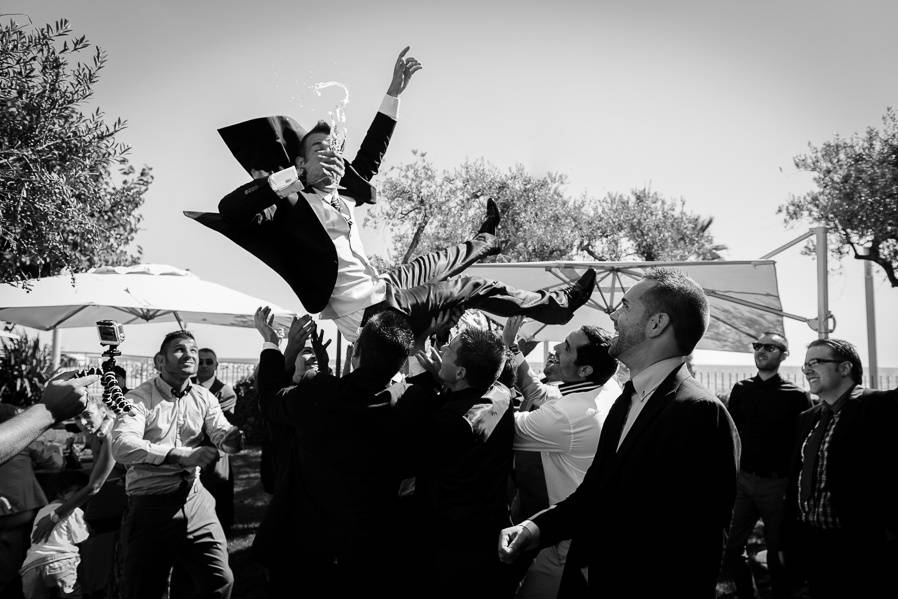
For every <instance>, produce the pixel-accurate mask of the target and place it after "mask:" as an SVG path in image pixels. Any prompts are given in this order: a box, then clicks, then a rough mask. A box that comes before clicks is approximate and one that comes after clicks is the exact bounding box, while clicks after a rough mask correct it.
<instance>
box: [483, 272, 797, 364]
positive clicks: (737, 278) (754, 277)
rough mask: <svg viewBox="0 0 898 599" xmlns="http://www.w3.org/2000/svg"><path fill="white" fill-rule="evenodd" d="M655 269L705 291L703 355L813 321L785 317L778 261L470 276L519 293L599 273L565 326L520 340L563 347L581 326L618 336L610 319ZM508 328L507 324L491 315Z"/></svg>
mask: <svg viewBox="0 0 898 599" xmlns="http://www.w3.org/2000/svg"><path fill="white" fill-rule="evenodd" d="M653 266H668V267H672V268H676V269H679V270H682V271H684V272H685V273H686V274H688V275H689V276H691V277H692V278H694V279H695V280H696V281H697V282H698V283H699V284H700V285H701V286H702V288H703V289H704V290H705V293H706V295H707V296H708V302H709V304H710V308H711V324H710V326H709V327H708V331H707V332H706V333H705V336H704V337H703V338H702V340H701V342H699V344H698V349H711V350H723V351H739V352H744V351H748V346H749V343H751V342H752V341H754V340H755V339H756V337H757V336H758V335H760V334H761V333H762V332H764V331H770V330H772V331H782V330H783V316H786V317H789V318H794V319H797V320H802V321H805V322H807V320H808V319H806V318H803V317H801V316H796V315H794V314H789V313H788V312H783V307H782V304H781V303H780V298H779V289H778V285H777V280H776V263H775V262H774V261H773V260H751V261H723V260H719V261H713V262H526V263H510V264H502V263H492V264H474V265H473V266H471V267H470V268H469V269H468V271H467V272H468V273H470V274H472V275H477V276H480V277H485V278H488V279H496V280H499V281H502V282H503V283H507V284H509V285H513V286H515V287H518V288H520V289H531V290H539V289H547V290H552V289H559V288H561V287H564V286H566V285H569V284H570V283H571V282H573V281H576V280H577V279H578V278H579V277H580V276H581V275H582V274H583V273H584V272H585V271H586V269H587V268H590V267H592V268H595V269H596V272H597V275H598V276H597V278H596V288H595V290H594V291H593V294H592V298H591V299H590V301H589V302H587V304H586V305H585V306H583V307H582V308H580V309H579V310H578V311H577V312H576V314H575V315H574V318H573V320H571V321H570V322H569V323H567V324H564V325H550V326H547V325H544V324H541V323H538V322H532V321H527V322H526V323H525V324H524V326H523V327H522V328H521V335H522V336H524V337H531V338H533V339H536V340H539V341H560V340H562V339H564V338H565V337H566V336H567V334H568V333H569V332H570V331H571V330H573V329H576V328H578V327H580V326H582V325H585V324H588V325H594V326H599V327H602V328H604V329H607V330H608V331H613V328H614V325H613V323H612V322H611V319H610V318H609V316H608V315H609V314H610V313H611V312H613V311H614V310H615V309H617V307H618V306H619V305H620V301H621V298H622V297H623V295H624V293H626V291H627V289H629V288H630V287H632V286H633V285H635V284H636V283H637V282H639V280H640V279H642V275H643V273H644V272H645V271H646V270H647V269H649V268H651V267H653ZM487 316H489V317H490V318H492V319H493V320H495V321H497V322H500V323H502V324H504V322H505V319H504V318H497V317H495V316H492V315H487Z"/></svg>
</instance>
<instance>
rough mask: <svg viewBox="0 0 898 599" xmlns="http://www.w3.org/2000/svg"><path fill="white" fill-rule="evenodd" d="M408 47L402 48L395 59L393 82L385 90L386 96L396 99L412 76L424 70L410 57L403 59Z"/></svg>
mask: <svg viewBox="0 0 898 599" xmlns="http://www.w3.org/2000/svg"><path fill="white" fill-rule="evenodd" d="M410 47H411V46H406V47H405V48H403V49H402V52H400V53H399V56H398V57H397V58H396V64H394V65H393V80H392V81H390V87H389V88H387V95H388V96H393V97H394V98H398V97H399V94H401V93H402V92H404V91H405V88H406V87H408V83H409V81H411V80H412V75H414V74H415V73H417V72H418V71H420V70H421V69H423V68H424V67H423V66H421V63H420V62H418V61H417V59H415V58H413V57H411V56H409V57H408V58H405V55H406V53H408V51H409V48H410Z"/></svg>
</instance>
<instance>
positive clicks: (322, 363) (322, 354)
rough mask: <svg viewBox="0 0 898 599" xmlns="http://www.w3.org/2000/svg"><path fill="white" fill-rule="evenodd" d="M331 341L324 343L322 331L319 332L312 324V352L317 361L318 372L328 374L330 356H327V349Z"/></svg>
mask: <svg viewBox="0 0 898 599" xmlns="http://www.w3.org/2000/svg"><path fill="white" fill-rule="evenodd" d="M331 341H332V339H328V340H327V343H325V342H324V331H319V330H318V326H317V325H316V324H315V323H312V351H314V352H315V359H316V360H318V372H328V371H329V370H330V366H329V365H328V362H330V356H328V355H327V348H328V346H329V345H330V344H331Z"/></svg>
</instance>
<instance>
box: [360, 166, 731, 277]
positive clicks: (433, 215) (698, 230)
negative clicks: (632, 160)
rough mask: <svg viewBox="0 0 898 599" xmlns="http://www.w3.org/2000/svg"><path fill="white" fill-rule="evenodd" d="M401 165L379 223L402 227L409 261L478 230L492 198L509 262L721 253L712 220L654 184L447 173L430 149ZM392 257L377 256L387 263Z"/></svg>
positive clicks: (390, 178) (397, 230) (388, 181)
mask: <svg viewBox="0 0 898 599" xmlns="http://www.w3.org/2000/svg"><path fill="white" fill-rule="evenodd" d="M412 154H413V159H412V161H411V162H409V163H406V164H402V165H399V166H396V167H393V168H392V169H390V171H389V172H388V174H387V176H386V178H385V179H384V181H383V183H382V185H381V193H380V198H382V199H381V201H379V202H378V204H377V206H376V207H375V208H373V209H371V210H370V211H369V213H368V218H369V220H370V222H371V224H373V225H374V226H378V227H380V226H383V227H385V228H386V229H387V230H388V231H389V232H390V234H391V235H392V241H393V245H392V248H391V251H390V254H391V258H392V259H393V260H394V261H395V262H398V263H405V262H408V261H409V260H412V259H413V258H415V257H416V256H418V255H420V254H423V253H426V252H429V251H432V250H436V249H439V248H442V247H446V246H449V245H453V244H455V243H458V242H459V241H461V240H463V239H467V238H468V237H470V236H471V235H473V234H474V233H475V232H476V231H477V229H478V226H479V224H480V222H481V221H482V219H483V217H484V214H485V206H486V205H485V201H484V199H483V198H484V197H486V196H491V197H492V198H493V199H495V200H496V203H497V204H498V206H499V212H500V213H501V215H502V222H501V224H500V226H499V230H498V235H499V237H500V238H501V239H503V240H504V241H506V245H505V248H504V250H503V252H502V255H500V256H498V257H496V258H494V259H492V260H495V261H500V262H509V261H514V262H527V261H540V260H598V261H614V260H687V259H703V260H716V259H719V258H720V255H719V253H718V252H719V251H720V250H722V249H723V247H724V246H720V245H715V244H714V239H713V237H712V236H711V233H710V226H711V222H712V221H711V219H710V218H708V219H705V218H702V217H700V216H698V215H694V214H691V213H689V212H687V211H686V210H685V207H684V203H683V201H682V200H681V201H679V202H674V201H670V200H666V199H664V198H663V197H661V196H660V195H659V194H657V193H656V192H653V191H650V190H634V191H632V192H631V193H630V194H629V195H622V194H608V195H607V196H606V197H604V198H602V199H596V198H591V197H589V196H588V195H583V196H581V197H576V198H574V197H570V196H568V195H567V194H566V192H565V185H566V183H567V179H566V177H565V176H564V175H563V174H559V173H551V172H550V173H547V174H545V175H543V176H535V175H532V174H529V173H527V172H526V171H525V170H524V167H523V166H521V165H518V166H516V167H514V168H511V169H508V170H505V171H502V170H500V169H498V168H497V167H495V166H493V165H492V164H490V163H489V162H487V161H485V160H483V159H480V160H473V161H467V162H465V163H463V164H462V165H460V166H458V167H456V168H454V169H452V170H444V171H442V172H438V171H437V170H436V169H435V168H434V167H433V165H432V164H431V163H430V161H429V160H428V159H427V155H426V153H424V152H417V151H414V152H412ZM390 263H391V261H390V260H380V261H377V264H378V266H379V267H384V266H389V265H390Z"/></svg>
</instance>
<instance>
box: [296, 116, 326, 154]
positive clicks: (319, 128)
mask: <svg viewBox="0 0 898 599" xmlns="http://www.w3.org/2000/svg"><path fill="white" fill-rule="evenodd" d="M313 133H325V134H327V135H330V134H331V126H330V123H328V122H327V121H318V122H317V123H315V126H314V127H312V128H311V129H309V131H308V133H306V134H305V135H303V136H302V139H301V140H299V156H301V157H302V159H303V160H305V159H306V141H307V140H308V139H309V136H310V135H312V134H313Z"/></svg>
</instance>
